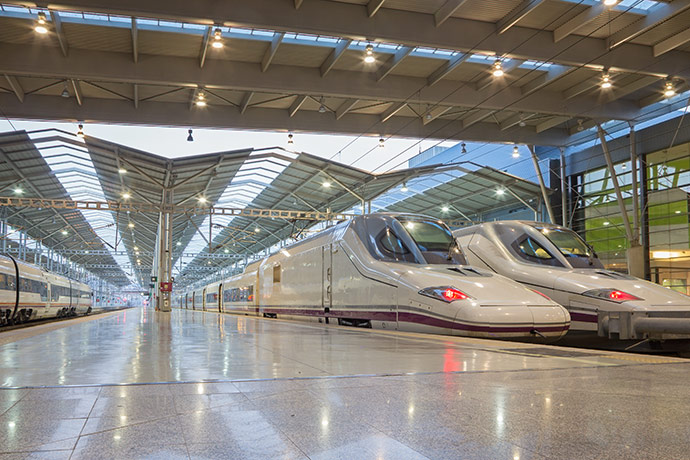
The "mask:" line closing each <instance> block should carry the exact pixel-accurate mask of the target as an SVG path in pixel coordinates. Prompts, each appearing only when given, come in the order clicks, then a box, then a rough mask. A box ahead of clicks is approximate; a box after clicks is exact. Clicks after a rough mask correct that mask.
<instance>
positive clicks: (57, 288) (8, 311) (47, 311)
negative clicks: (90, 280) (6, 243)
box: [0, 255, 93, 326]
mask: <svg viewBox="0 0 690 460" xmlns="http://www.w3.org/2000/svg"><path fill="white" fill-rule="evenodd" d="M92 309H93V307H92V298H91V288H90V287H89V286H88V285H86V284H84V283H80V282H79V281H75V280H71V279H69V278H66V277H64V276H60V275H56V274H54V273H50V272H47V271H45V270H43V269H42V268H40V267H37V266H35V265H31V264H28V263H26V262H22V261H21V260H16V259H15V258H13V257H12V256H9V255H0V326H6V325H10V324H18V323H24V322H26V321H31V320H35V319H43V318H61V317H64V316H74V315H88V314H89V313H91V311H92Z"/></svg>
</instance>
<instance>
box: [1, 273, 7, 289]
mask: <svg viewBox="0 0 690 460" xmlns="http://www.w3.org/2000/svg"><path fill="white" fill-rule="evenodd" d="M0 289H7V277H6V276H5V274H4V273H0Z"/></svg>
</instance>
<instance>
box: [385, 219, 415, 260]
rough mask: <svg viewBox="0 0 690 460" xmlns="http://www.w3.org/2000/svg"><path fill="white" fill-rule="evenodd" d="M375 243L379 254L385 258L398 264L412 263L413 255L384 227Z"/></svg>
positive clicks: (393, 233) (391, 231)
mask: <svg viewBox="0 0 690 460" xmlns="http://www.w3.org/2000/svg"><path fill="white" fill-rule="evenodd" d="M376 243H377V246H378V248H379V250H380V251H381V253H382V254H383V255H384V256H385V257H386V258H387V259H392V260H396V261H399V262H414V261H415V260H414V255H413V254H412V253H411V252H410V250H409V249H408V248H407V246H405V243H403V242H402V240H401V239H400V238H398V236H397V235H396V234H395V232H393V230H391V229H390V228H388V227H386V228H385V229H383V230H382V231H381V233H380V234H379V235H378V237H377V238H376Z"/></svg>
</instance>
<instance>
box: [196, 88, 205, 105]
mask: <svg viewBox="0 0 690 460" xmlns="http://www.w3.org/2000/svg"><path fill="white" fill-rule="evenodd" d="M194 103H195V104H196V106H197V107H206V95H205V94H204V92H203V91H199V94H197V95H196V102H194Z"/></svg>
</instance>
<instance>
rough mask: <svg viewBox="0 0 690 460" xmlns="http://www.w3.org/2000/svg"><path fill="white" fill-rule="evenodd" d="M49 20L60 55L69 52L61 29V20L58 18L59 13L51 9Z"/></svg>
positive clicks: (65, 54)
mask: <svg viewBox="0 0 690 460" xmlns="http://www.w3.org/2000/svg"><path fill="white" fill-rule="evenodd" d="M50 20H51V21H52V23H53V30H54V31H55V36H56V37H57V39H58V44H59V45H60V50H61V51H62V55H63V56H67V54H69V44H68V43H67V37H66V36H65V32H64V31H63V30H62V20H61V19H60V14H59V13H58V12H57V11H51V12H50Z"/></svg>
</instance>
